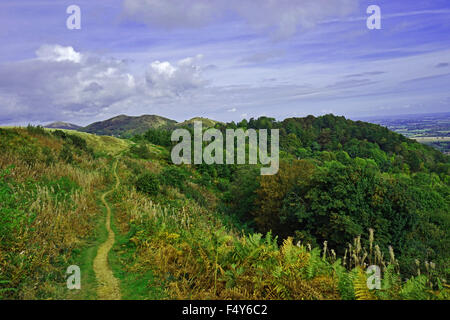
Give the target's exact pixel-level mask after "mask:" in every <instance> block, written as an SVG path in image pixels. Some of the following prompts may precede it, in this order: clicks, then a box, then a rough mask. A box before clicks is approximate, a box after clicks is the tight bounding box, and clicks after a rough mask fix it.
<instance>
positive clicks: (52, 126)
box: [44, 121, 82, 130]
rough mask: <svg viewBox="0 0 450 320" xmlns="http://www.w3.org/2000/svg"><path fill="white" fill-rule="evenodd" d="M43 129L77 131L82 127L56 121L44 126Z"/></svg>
mask: <svg viewBox="0 0 450 320" xmlns="http://www.w3.org/2000/svg"><path fill="white" fill-rule="evenodd" d="M44 128H48V129H65V130H79V129H81V128H82V127H81V126H78V125H76V124H73V123H68V122H62V121H57V122H52V123H49V124H47V125H45V126H44Z"/></svg>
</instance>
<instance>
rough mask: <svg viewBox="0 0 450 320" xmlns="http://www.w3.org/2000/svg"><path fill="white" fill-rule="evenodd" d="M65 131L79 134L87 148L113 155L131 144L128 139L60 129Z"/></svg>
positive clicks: (126, 148)
mask: <svg viewBox="0 0 450 320" xmlns="http://www.w3.org/2000/svg"><path fill="white" fill-rule="evenodd" d="M46 130H49V131H55V130H60V129H46ZM61 131H64V132H66V133H69V134H72V135H76V136H79V137H81V138H83V139H85V140H86V143H87V145H88V147H89V148H92V149H94V150H96V151H100V150H101V151H103V152H105V153H107V154H110V155H113V154H118V153H120V152H123V151H126V150H128V149H129V148H130V146H131V145H132V144H133V142H131V141H130V140H124V139H119V138H115V137H111V136H98V135H95V134H90V133H86V132H79V131H74V130H61Z"/></svg>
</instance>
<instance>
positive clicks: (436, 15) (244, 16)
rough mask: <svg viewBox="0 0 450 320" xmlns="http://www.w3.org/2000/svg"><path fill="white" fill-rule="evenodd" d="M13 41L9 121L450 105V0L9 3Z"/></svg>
mask: <svg viewBox="0 0 450 320" xmlns="http://www.w3.org/2000/svg"><path fill="white" fill-rule="evenodd" d="M71 5H77V6H78V7H79V8H80V10H81V29H69V28H67V24H66V21H67V19H68V18H69V16H70V14H68V13H67V12H66V10H67V8H68V7H69V6H71ZM370 5H377V6H379V8H380V9H381V29H379V30H377V29H375V30H370V29H369V28H368V27H367V23H366V21H367V19H368V17H369V16H370V14H368V13H367V8H368V7H369V6H370ZM0 41H1V45H0V125H26V124H28V123H31V124H46V123H50V122H53V121H66V122H71V123H75V124H78V125H87V124H89V123H92V122H94V121H100V120H105V119H108V118H111V117H114V116H117V115H119V114H126V115H130V116H138V115H142V114H157V115H160V116H164V117H168V118H171V119H175V120H177V121H183V120H186V119H190V118H192V117H197V116H201V117H208V118H212V119H216V120H220V121H232V120H233V121H239V120H241V119H243V118H246V119H249V118H251V117H254V118H256V117H259V116H270V117H274V118H276V119H278V120H281V119H284V118H288V117H303V116H307V115H309V114H312V115H316V116H319V115H323V114H328V113H333V114H335V115H344V116H346V117H349V118H361V117H371V116H389V115H397V114H414V113H438V112H449V111H450V1H448V0H416V1H411V0H370V1H368V0H107V1H106V0H101V1H100V0H98V1H93V0H69V1H66V0H2V1H1V2H0Z"/></svg>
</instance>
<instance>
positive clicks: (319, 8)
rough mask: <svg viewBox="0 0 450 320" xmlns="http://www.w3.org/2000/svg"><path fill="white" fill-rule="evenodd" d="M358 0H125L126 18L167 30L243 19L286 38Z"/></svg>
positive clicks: (354, 6)
mask: <svg viewBox="0 0 450 320" xmlns="http://www.w3.org/2000/svg"><path fill="white" fill-rule="evenodd" d="M357 9H358V0H333V1H329V0H257V1H256V0H125V1H124V2H123V11H124V13H125V15H126V16H127V17H128V18H131V19H133V20H135V21H137V22H141V23H145V24H148V25H150V26H156V27H163V28H168V29H179V28H186V27H188V28H194V27H200V26H205V25H208V24H212V23H214V22H217V21H224V20H226V19H236V18H239V19H243V20H244V21H245V22H246V23H247V24H249V25H250V26H252V27H253V28H255V29H259V30H269V31H270V32H271V33H272V34H274V35H275V36H277V37H289V36H292V35H293V34H295V32H296V31H297V29H298V28H308V27H311V26H314V25H315V24H317V23H318V22H320V21H322V20H324V19H329V18H336V17H344V16H347V15H349V14H351V13H353V12H355V11H356V10H357Z"/></svg>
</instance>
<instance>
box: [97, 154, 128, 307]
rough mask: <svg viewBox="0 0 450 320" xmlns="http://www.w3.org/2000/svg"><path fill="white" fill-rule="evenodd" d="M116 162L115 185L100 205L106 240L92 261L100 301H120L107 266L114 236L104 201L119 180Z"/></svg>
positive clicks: (117, 286) (103, 196) (114, 278)
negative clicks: (103, 218)
mask: <svg viewBox="0 0 450 320" xmlns="http://www.w3.org/2000/svg"><path fill="white" fill-rule="evenodd" d="M116 169H117V161H116V162H115V163H114V165H113V173H114V177H115V179H116V184H115V185H114V188H112V189H111V190H109V191H108V192H105V193H104V194H103V195H102V197H101V200H102V203H103V205H104V206H105V208H106V223H105V225H106V230H107V231H108V239H107V240H106V241H105V242H104V243H102V244H101V245H100V247H99V248H98V251H97V256H96V257H95V259H94V272H95V276H96V278H97V283H98V287H97V297H98V299H100V300H120V298H121V296H120V288H119V281H118V280H117V278H116V277H114V274H113V272H112V270H111V268H110V267H109V264H108V253H109V251H110V250H111V248H112V247H113V245H114V241H115V234H114V231H113V230H112V229H111V208H110V207H109V205H108V202H107V201H106V197H107V196H108V195H109V194H110V193H111V192H113V191H114V190H115V189H116V188H117V187H118V186H119V185H120V180H119V177H118V175H117V172H116Z"/></svg>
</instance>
